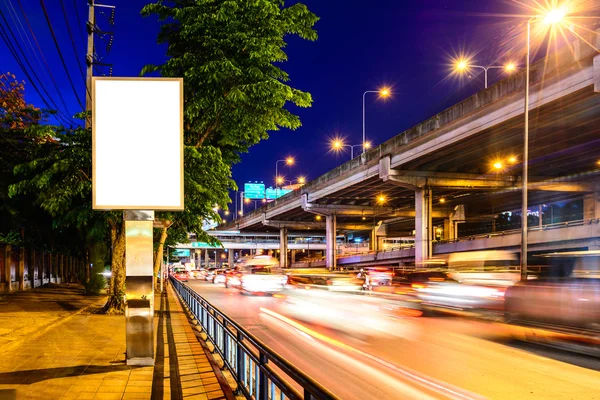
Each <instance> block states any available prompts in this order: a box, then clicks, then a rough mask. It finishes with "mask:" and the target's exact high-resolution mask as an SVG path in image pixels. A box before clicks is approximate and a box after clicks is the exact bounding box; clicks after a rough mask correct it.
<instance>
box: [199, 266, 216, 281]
mask: <svg viewBox="0 0 600 400" xmlns="http://www.w3.org/2000/svg"><path fill="white" fill-rule="evenodd" d="M216 270H217V268H215V267H211V268H208V269H205V270H204V271H202V276H201V278H200V279H204V280H205V281H208V280H209V278H208V277H209V276H211V275H213V274H214V272H215V271H216Z"/></svg>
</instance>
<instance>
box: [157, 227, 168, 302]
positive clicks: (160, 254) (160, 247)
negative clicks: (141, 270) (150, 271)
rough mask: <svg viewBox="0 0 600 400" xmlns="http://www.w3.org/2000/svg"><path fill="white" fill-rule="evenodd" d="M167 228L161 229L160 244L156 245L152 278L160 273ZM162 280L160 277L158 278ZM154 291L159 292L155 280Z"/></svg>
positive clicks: (158, 286) (158, 282)
mask: <svg viewBox="0 0 600 400" xmlns="http://www.w3.org/2000/svg"><path fill="white" fill-rule="evenodd" d="M168 229H169V228H162V232H161V234H160V242H159V243H158V249H156V257H155V258H154V276H155V277H157V276H158V271H160V264H161V261H162V258H163V247H164V246H165V242H166V241H167V236H168V234H167V230H168ZM160 279H162V276H161V277H160ZM154 282H155V287H154V291H155V292H159V291H160V281H159V280H158V279H156V280H155V281H154Z"/></svg>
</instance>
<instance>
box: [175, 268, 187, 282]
mask: <svg viewBox="0 0 600 400" xmlns="http://www.w3.org/2000/svg"><path fill="white" fill-rule="evenodd" d="M173 278H175V279H177V280H178V281H181V282H187V281H188V280H189V279H190V274H189V273H188V272H187V271H186V270H185V269H178V270H175V271H174V272H173Z"/></svg>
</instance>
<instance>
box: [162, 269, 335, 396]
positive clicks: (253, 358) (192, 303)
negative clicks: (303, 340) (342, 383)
mask: <svg viewBox="0 0 600 400" xmlns="http://www.w3.org/2000/svg"><path fill="white" fill-rule="evenodd" d="M171 282H172V283H173V287H174V288H175V290H176V292H177V293H178V294H179V296H180V297H181V299H182V300H183V302H184V303H185V304H186V305H187V307H188V308H189V309H190V311H191V313H192V314H193V315H194V317H195V318H196V319H197V320H198V321H199V322H200V324H201V326H202V329H203V330H204V332H205V333H206V334H207V335H208V337H209V338H210V341H211V342H212V343H213V344H214V346H215V351H216V352H217V353H219V355H220V356H221V358H222V359H223V362H224V364H225V367H226V368H227V369H228V370H229V371H230V372H231V374H232V375H233V376H234V378H235V380H236V382H237V384H238V389H239V390H240V391H241V392H242V393H243V395H244V396H245V397H246V398H247V399H253V400H276V399H279V400H285V399H290V400H296V399H305V400H313V399H315V400H337V399H338V397H336V396H335V395H334V394H332V393H331V392H329V391H328V390H327V389H325V388H324V387H323V386H321V385H320V384H319V383H317V382H316V381H314V380H313V379H312V378H310V377H309V376H308V375H306V374H304V373H303V372H302V371H300V370H298V369H297V368H296V367H294V366H293V365H292V364H290V363H289V362H288V361H286V360H285V359H284V358H282V357H281V356H279V355H278V354H277V353H275V352H274V351H273V350H271V349H270V348H269V347H268V346H267V345H265V344H264V343H262V342H261V341H260V340H258V339H257V338H256V337H254V336H253V335H252V334H250V333H249V332H248V331H246V330H245V329H244V328H243V327H242V326H240V325H238V324H237V323H236V322H234V321H233V320H232V319H231V318H229V317H228V316H227V315H225V314H224V313H223V312H221V311H219V310H218V309H217V308H215V307H214V306H213V305H211V304H210V303H209V302H208V301H206V300H205V299H203V298H202V296H200V295H199V294H198V293H196V292H195V291H194V290H192V289H190V288H189V287H188V286H187V285H184V284H183V283H181V282H179V281H177V280H175V279H171ZM271 364H273V365H274V366H276V367H277V368H278V369H279V370H281V371H283V373H284V374H285V375H286V376H285V377H284V376H282V374H281V373H279V372H276V371H275V370H274V369H273V368H272V367H271ZM288 380H291V381H293V383H294V384H295V385H297V386H300V387H301V388H302V390H303V393H300V392H299V391H298V390H296V389H295V388H294V387H293V386H292V385H291V384H290V383H289V382H288Z"/></svg>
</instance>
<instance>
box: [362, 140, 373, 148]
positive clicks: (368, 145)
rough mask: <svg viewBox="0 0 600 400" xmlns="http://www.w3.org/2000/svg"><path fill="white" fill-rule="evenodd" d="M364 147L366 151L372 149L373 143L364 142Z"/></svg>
mask: <svg viewBox="0 0 600 400" xmlns="http://www.w3.org/2000/svg"><path fill="white" fill-rule="evenodd" d="M363 147H364V148H365V149H370V148H371V142H364V143H363Z"/></svg>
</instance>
